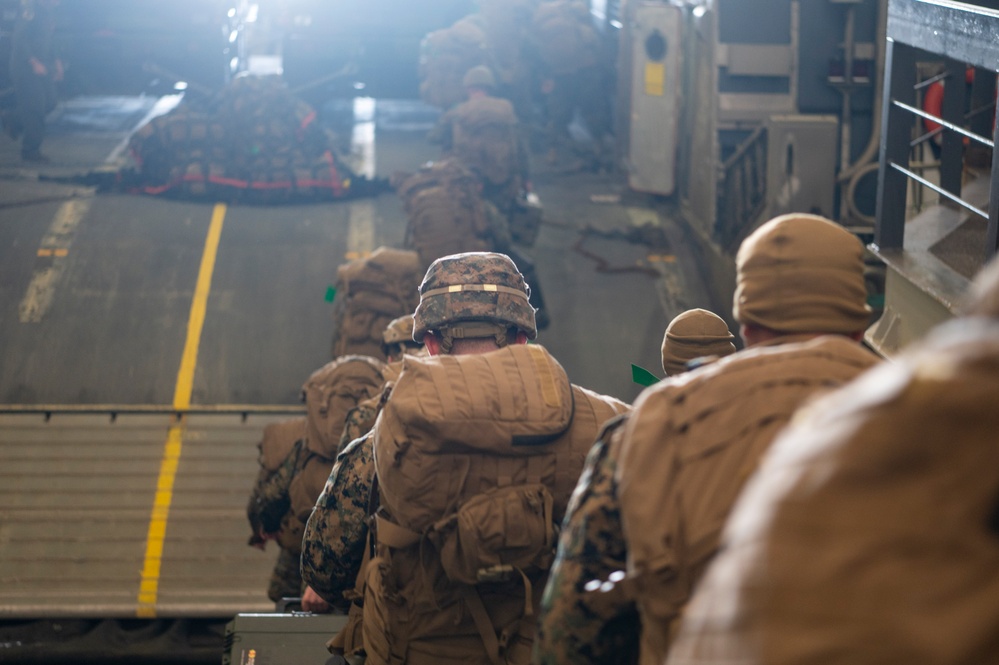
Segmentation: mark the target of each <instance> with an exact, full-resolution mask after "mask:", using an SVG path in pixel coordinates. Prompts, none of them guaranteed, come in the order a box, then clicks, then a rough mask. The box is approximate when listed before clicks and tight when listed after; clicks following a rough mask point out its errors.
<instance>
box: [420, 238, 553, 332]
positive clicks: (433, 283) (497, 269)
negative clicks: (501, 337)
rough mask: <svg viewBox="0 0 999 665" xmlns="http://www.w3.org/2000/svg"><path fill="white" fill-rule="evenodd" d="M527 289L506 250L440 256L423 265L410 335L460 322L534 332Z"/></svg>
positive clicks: (535, 325)
mask: <svg viewBox="0 0 999 665" xmlns="http://www.w3.org/2000/svg"><path fill="white" fill-rule="evenodd" d="M530 295H531V287H529V286H528V285H527V282H525V281H524V276H523V275H522V274H520V271H519V270H518V269H517V265H516V264H515V263H514V262H513V260H511V259H510V257H509V256H507V255H506V254H498V253H494V252H466V253H464V254H452V255H451V256H444V257H441V258H439V259H437V260H436V261H434V262H433V263H431V264H430V267H429V268H428V269H427V275H426V277H424V278H423V283H422V284H420V305H419V306H418V307H417V308H416V314H415V315H414V318H413V339H414V340H415V341H418V342H422V341H423V336H424V335H425V334H426V333H427V332H428V331H431V330H433V331H440V330H442V329H446V328H452V327H454V326H455V324H458V323H464V322H481V323H487V324H500V325H504V324H505V325H507V326H510V327H515V328H517V329H518V330H520V331H523V332H524V333H527V337H528V339H534V338H535V337H537V336H538V326H537V324H536V323H535V320H534V308H533V307H531V303H530Z"/></svg>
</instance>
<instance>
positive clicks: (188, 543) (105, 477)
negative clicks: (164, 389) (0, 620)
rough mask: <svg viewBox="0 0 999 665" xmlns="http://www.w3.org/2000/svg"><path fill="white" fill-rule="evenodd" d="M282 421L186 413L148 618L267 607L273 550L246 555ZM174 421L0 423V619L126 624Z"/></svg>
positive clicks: (3, 419)
mask: <svg viewBox="0 0 999 665" xmlns="http://www.w3.org/2000/svg"><path fill="white" fill-rule="evenodd" d="M280 418H281V417H280V416H273V415H271V416H250V417H249V418H248V419H246V420H245V421H244V420H243V419H242V418H240V417H239V416H233V415H202V416H188V419H187V422H186V424H185V427H184V430H183V432H182V450H181V456H180V461H179V464H178V467H177V474H176V477H175V480H174V483H173V488H172V489H173V491H172V501H171V503H170V511H169V515H168V518H167V521H166V538H165V542H164V547H163V557H162V563H161V569H160V579H159V584H158V593H157V597H156V603H155V606H154V607H155V614H156V616H161V617H227V616H232V615H234V614H236V613H238V612H261V611H270V610H272V609H273V604H272V603H271V602H270V601H269V600H268V599H267V597H266V594H265V590H266V587H267V580H268V577H269V575H270V570H271V568H272V567H273V564H274V558H275V556H276V552H277V551H276V548H275V547H274V546H273V545H272V546H271V547H270V548H269V549H268V552H266V553H262V552H260V551H259V550H256V549H253V548H250V547H248V546H247V545H246V540H247V537H248V536H249V527H248V525H247V522H246V516H245V506H246V501H247V497H248V496H249V492H250V488H251V486H252V484H253V481H254V479H255V477H256V474H257V461H256V457H257V448H256V444H257V442H258V441H259V439H260V433H261V430H262V428H263V426H264V425H265V424H266V423H268V422H272V421H274V420H278V419H280ZM171 423H172V420H171V418H170V417H167V416H159V415H120V416H118V417H117V419H115V421H114V422H112V421H111V419H110V418H109V417H108V416H101V415H59V414H55V415H53V416H52V417H51V419H49V420H48V421H46V420H45V418H44V417H43V416H41V415H5V416H0V617H5V618H34V617H134V616H137V613H138V611H139V602H138V598H139V587H140V582H141V579H142V570H143V566H144V564H145V558H146V556H147V554H146V539H147V534H148V532H149V524H150V518H151V514H152V507H153V502H154V498H155V493H156V486H157V482H158V478H159V477H160V466H161V462H162V460H163V455H164V448H165V443H166V439H167V433H168V430H169V428H170V425H171Z"/></svg>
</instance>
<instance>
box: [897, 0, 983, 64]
mask: <svg viewBox="0 0 999 665" xmlns="http://www.w3.org/2000/svg"><path fill="white" fill-rule="evenodd" d="M888 38H889V39H892V40H894V41H896V42H901V43H904V44H908V45H909V46H913V47H916V48H920V49H923V50H925V51H930V52H933V53H938V54H941V55H945V56H947V57H949V58H953V59H955V60H960V61H962V62H967V63H969V64H972V65H974V66H976V67H981V68H984V69H990V70H992V71H996V69H997V68H999V10H996V9H986V8H984V7H976V6H974V5H968V4H965V3H961V2H951V1H950V0H891V2H890V4H889V5H888Z"/></svg>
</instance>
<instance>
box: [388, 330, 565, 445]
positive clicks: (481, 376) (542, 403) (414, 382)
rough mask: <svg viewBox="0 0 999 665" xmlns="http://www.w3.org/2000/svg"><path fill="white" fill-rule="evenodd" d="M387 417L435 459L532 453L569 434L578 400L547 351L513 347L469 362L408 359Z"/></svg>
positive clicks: (452, 358)
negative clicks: (460, 454)
mask: <svg viewBox="0 0 999 665" xmlns="http://www.w3.org/2000/svg"><path fill="white" fill-rule="evenodd" d="M385 412H386V416H385V417H386V418H387V419H389V420H391V421H393V422H394V423H405V426H404V427H403V426H401V425H400V426H399V427H400V429H404V431H405V433H406V438H407V439H409V440H410V441H412V442H414V443H416V444H418V445H419V446H420V448H421V449H422V450H423V451H424V452H426V453H430V454H435V453H437V454H446V453H456V452H468V451H470V450H471V451H476V450H478V451H484V452H489V453H499V454H505V455H530V454H534V451H532V450H530V448H531V446H533V445H537V444H543V443H547V442H548V441H551V440H552V439H554V438H556V437H558V436H559V435H561V434H562V433H564V432H565V431H566V430H567V429H568V428H569V424H570V423H571V421H572V414H573V397H572V387H571V386H570V384H569V378H568V376H566V373H565V370H564V369H562V366H561V365H559V364H558V362H557V361H556V360H555V359H554V358H553V357H552V356H551V355H550V354H549V353H548V352H547V351H545V350H544V349H543V348H542V347H540V346H535V345H511V346H508V347H506V348H504V349H500V350H499V351H495V352H492V353H484V354H477V355H466V356H436V357H433V358H413V357H407V358H406V359H405V361H404V365H403V373H402V375H401V376H400V377H399V381H398V383H397V384H396V386H395V388H394V389H393V392H392V399H390V400H389V401H388V403H387V404H386V406H385Z"/></svg>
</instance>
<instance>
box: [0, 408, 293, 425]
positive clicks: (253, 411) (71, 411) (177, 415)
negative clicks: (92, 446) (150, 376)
mask: <svg viewBox="0 0 999 665" xmlns="http://www.w3.org/2000/svg"><path fill="white" fill-rule="evenodd" d="M33 414H37V415H41V416H44V417H45V420H46V421H49V420H51V418H52V416H54V415H107V416H108V417H109V418H110V420H111V422H114V421H115V420H116V419H117V418H118V416H121V415H166V416H171V417H173V418H174V419H175V420H180V419H181V418H183V417H184V416H203V415H238V416H240V418H241V419H242V420H244V421H245V420H247V419H248V418H249V417H250V416H271V415H289V416H294V415H304V414H305V406H304V405H297V404H289V405H283V404H206V405H200V406H199V405H195V406H189V407H185V408H177V407H175V406H171V405H169V404H0V416H5V415H33Z"/></svg>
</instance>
